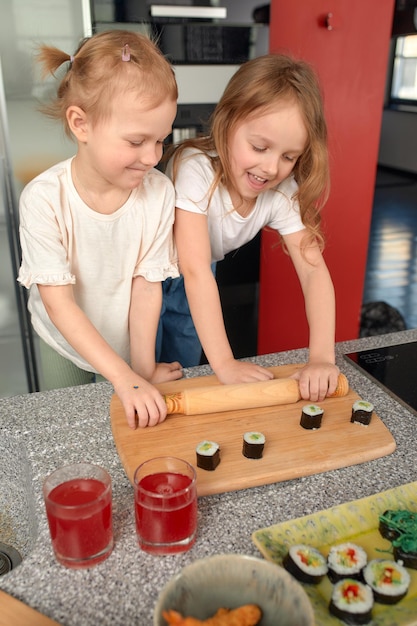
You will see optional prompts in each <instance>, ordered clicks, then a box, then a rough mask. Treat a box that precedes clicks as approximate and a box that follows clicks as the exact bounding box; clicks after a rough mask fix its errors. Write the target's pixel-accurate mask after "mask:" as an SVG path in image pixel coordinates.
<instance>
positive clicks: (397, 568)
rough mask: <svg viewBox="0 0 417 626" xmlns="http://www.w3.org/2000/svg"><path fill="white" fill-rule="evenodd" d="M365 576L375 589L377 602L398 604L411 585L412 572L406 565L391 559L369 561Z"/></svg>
mask: <svg viewBox="0 0 417 626" xmlns="http://www.w3.org/2000/svg"><path fill="white" fill-rule="evenodd" d="M363 577H364V580H365V582H366V583H367V584H368V585H369V586H370V587H371V589H372V591H373V594H374V599H375V602H379V603H380V604H397V602H399V601H400V600H402V599H403V598H404V597H405V596H406V595H407V591H408V587H409V586H410V574H409V573H408V572H407V570H406V569H405V567H403V565H401V563H397V562H396V561H391V560H389V559H373V560H372V561H369V563H368V565H367V566H366V567H365V569H364V571H363Z"/></svg>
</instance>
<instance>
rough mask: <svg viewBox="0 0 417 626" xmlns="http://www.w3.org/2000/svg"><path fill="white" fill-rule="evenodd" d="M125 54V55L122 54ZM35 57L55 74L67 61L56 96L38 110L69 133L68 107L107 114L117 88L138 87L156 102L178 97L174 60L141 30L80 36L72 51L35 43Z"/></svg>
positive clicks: (92, 115) (100, 116)
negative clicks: (163, 52) (172, 62)
mask: <svg viewBox="0 0 417 626" xmlns="http://www.w3.org/2000/svg"><path fill="white" fill-rule="evenodd" d="M123 56H124V58H125V59H128V60H123V58H122V57H123ZM37 58H38V61H39V62H40V63H41V65H42V69H43V76H46V75H47V74H52V75H54V76H55V74H56V72H57V70H58V68H59V67H60V66H61V65H62V64H63V63H65V62H68V61H69V65H68V69H67V72H66V73H65V75H64V77H63V78H62V80H61V82H60V84H59V86H58V89H57V95H56V97H55V98H54V99H53V100H52V101H51V102H49V103H47V104H45V105H42V106H41V110H42V111H43V112H44V113H45V114H46V115H48V116H49V117H51V118H53V119H57V120H60V121H61V122H62V123H63V125H64V129H65V132H66V134H67V135H68V136H70V137H71V131H70V129H69V126H68V123H67V119H66V111H67V109H68V107H69V106H72V105H75V106H79V107H80V108H81V109H83V111H84V112H85V113H88V115H89V116H90V118H91V120H92V123H93V124H96V123H97V122H98V121H99V120H103V119H106V117H108V116H109V115H110V113H111V105H112V102H113V98H114V96H115V95H116V94H120V93H123V92H126V91H129V90H131V91H136V92H138V95H140V96H141V97H143V98H146V99H147V100H148V101H149V106H158V105H159V104H160V103H161V102H162V101H163V100H165V99H166V98H170V99H172V100H177V98H178V88H177V83H176V80H175V75H174V71H173V69H172V66H171V65H170V63H168V61H167V60H166V59H165V57H164V56H163V55H162V53H161V52H160V50H159V48H158V47H157V45H156V44H155V43H154V42H153V41H151V39H149V38H148V37H146V36H145V35H142V34H140V33H135V32H130V31H125V30H112V31H108V32H103V33H99V34H97V35H93V37H90V38H87V39H84V40H83V41H82V42H81V43H80V45H79V47H78V49H77V50H76V52H75V53H74V55H71V56H70V55H69V54H67V53H66V52H63V51H62V50H59V49H57V48H54V47H52V46H46V45H43V46H41V47H40V48H39V53H38V55H37Z"/></svg>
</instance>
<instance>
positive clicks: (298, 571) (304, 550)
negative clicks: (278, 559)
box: [282, 544, 327, 585]
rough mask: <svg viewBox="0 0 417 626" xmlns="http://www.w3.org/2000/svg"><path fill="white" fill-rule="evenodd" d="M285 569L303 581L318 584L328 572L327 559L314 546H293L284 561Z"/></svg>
mask: <svg viewBox="0 0 417 626" xmlns="http://www.w3.org/2000/svg"><path fill="white" fill-rule="evenodd" d="M282 564H283V566H284V567H285V569H286V570H287V571H288V572H289V573H290V574H292V575H293V576H295V578H297V580H299V581H300V582H302V583H307V584H311V585H318V584H319V582H320V581H321V580H323V578H324V576H325V575H326V573H327V564H326V559H325V557H324V556H323V555H322V553H321V552H320V551H319V550H317V549H316V548H313V547H312V546H308V545H304V544H298V545H295V546H291V547H290V549H289V551H288V554H286V555H285V557H284V559H283V561H282Z"/></svg>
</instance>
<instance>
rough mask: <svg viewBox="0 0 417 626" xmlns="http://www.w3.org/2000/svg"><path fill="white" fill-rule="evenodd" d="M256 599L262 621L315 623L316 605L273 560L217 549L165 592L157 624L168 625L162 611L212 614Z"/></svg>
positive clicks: (269, 625) (267, 625) (290, 625)
mask: <svg viewBox="0 0 417 626" xmlns="http://www.w3.org/2000/svg"><path fill="white" fill-rule="evenodd" d="M243 604H257V605H258V606H259V607H260V608H261V610H262V619H261V621H260V622H259V626H312V625H313V624H314V613H313V608H312V606H311V604H310V600H309V599H308V596H307V594H306V593H305V591H304V589H303V588H302V586H301V585H300V584H299V583H298V582H297V581H296V580H295V578H293V577H292V576H291V575H290V574H289V573H288V572H287V571H286V570H284V569H283V568H282V567H279V566H278V565H275V564H274V563H271V562H269V561H265V560H264V559H259V558H256V557H252V556H245V555H241V554H219V555H216V556H212V557H207V558H205V559H200V560H198V561H194V563H191V564H190V565H187V566H186V567H184V569H182V570H181V571H180V572H179V573H178V574H176V575H175V576H174V577H173V578H172V579H171V580H170V581H169V582H168V583H167V585H166V586H165V587H164V589H163V590H162V591H161V593H160V595H159V598H158V601H157V603H156V606H155V612H154V618H153V623H154V626H166V621H165V619H164V618H163V617H162V611H168V610H170V609H171V610H175V611H178V612H179V613H181V615H183V616H184V617H187V616H191V617H194V618H197V619H200V620H205V619H207V618H208V617H212V616H213V615H214V613H216V611H217V609H219V608H220V607H225V608H229V609H234V608H237V607H239V606H242V605H243Z"/></svg>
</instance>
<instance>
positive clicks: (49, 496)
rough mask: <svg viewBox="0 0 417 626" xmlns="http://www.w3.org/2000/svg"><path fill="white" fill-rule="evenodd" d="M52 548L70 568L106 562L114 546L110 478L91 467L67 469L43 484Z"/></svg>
mask: <svg viewBox="0 0 417 626" xmlns="http://www.w3.org/2000/svg"><path fill="white" fill-rule="evenodd" d="M43 495H44V500H45V508H46V515H47V518H48V524H49V530H50V534H51V540H52V547H53V549H54V553H55V557H56V559H57V561H58V562H59V563H61V564H62V565H64V566H65V567H69V568H83V567H92V566H93V565H96V564H97V563H101V561H104V559H106V558H107V557H108V556H109V554H110V553H111V551H112V549H113V545H114V540H113V524H112V487H111V478H110V476H109V474H108V473H107V472H106V470H104V469H103V468H102V467H99V466H98V465H92V464H90V463H75V464H73V465H65V466H63V467H60V468H59V469H57V470H55V471H54V472H53V473H52V474H50V476H48V477H47V478H46V480H45V482H44V484H43Z"/></svg>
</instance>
